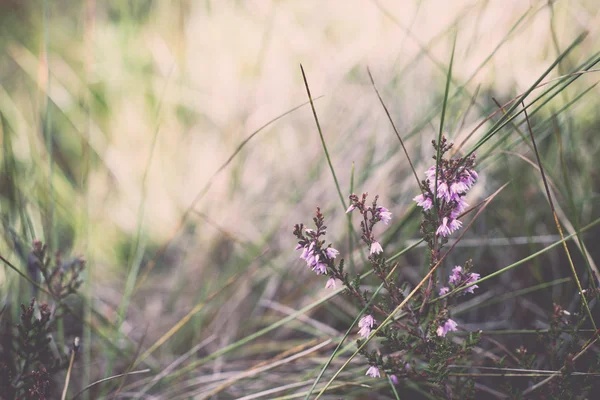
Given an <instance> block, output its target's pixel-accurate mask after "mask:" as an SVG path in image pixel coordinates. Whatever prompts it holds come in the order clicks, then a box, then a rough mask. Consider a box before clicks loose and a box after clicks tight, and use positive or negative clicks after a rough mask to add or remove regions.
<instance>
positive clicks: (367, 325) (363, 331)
mask: <svg viewBox="0 0 600 400" xmlns="http://www.w3.org/2000/svg"><path fill="white" fill-rule="evenodd" d="M376 322H377V321H375V318H373V316H372V315H365V316H364V317H362V318H361V319H360V321H358V327H359V328H360V330H359V331H358V334H359V335H360V336H362V337H363V338H365V339H367V338H368V337H369V335H370V334H371V329H373V326H374V325H375V323H376Z"/></svg>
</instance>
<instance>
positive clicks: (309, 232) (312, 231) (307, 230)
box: [304, 228, 315, 235]
mask: <svg viewBox="0 0 600 400" xmlns="http://www.w3.org/2000/svg"><path fill="white" fill-rule="evenodd" d="M304 232H306V233H308V234H309V235H310V234H312V233H315V231H314V230H312V229H308V228H306V229H305V230H304Z"/></svg>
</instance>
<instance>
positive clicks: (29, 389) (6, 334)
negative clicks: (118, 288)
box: [0, 240, 85, 399]
mask: <svg viewBox="0 0 600 400" xmlns="http://www.w3.org/2000/svg"><path fill="white" fill-rule="evenodd" d="M27 267H28V273H29V275H30V277H31V278H32V280H33V282H35V283H37V284H40V283H41V285H43V286H40V287H42V288H43V289H44V290H45V293H47V294H50V295H51V296H52V300H57V303H56V304H55V305H53V306H51V305H49V304H48V303H46V302H39V301H38V300H36V299H35V298H32V299H31V301H30V302H29V305H28V306H25V305H24V304H21V315H20V317H19V323H18V324H15V325H12V324H11V323H10V321H7V323H5V324H4V325H3V329H2V330H3V331H2V337H3V338H5V339H6V340H3V341H2V342H1V343H0V356H2V357H1V359H2V360H3V364H2V365H0V383H1V384H2V388H3V391H4V392H6V393H2V395H3V397H1V398H2V399H4V398H6V399H21V398H28V399H46V398H51V397H52V395H53V392H54V387H55V386H56V385H55V383H54V381H55V380H56V375H57V374H58V373H59V372H60V371H62V370H64V369H66V368H67V366H68V364H69V361H68V357H67V354H63V353H62V351H61V349H60V348H56V346H53V347H51V343H52V337H53V334H54V331H55V326H56V325H57V323H58V321H59V320H60V319H61V318H63V317H64V315H65V314H64V312H62V311H64V310H62V308H63V307H65V306H64V304H63V302H62V301H61V300H64V299H65V298H66V297H67V296H69V295H71V294H73V293H75V292H76V291H77V290H78V288H79V287H80V286H81V283H82V279H81V277H80V274H81V272H82V271H83V269H84V268H85V261H84V260H83V259H82V258H81V257H77V258H75V259H73V260H71V261H68V262H64V261H63V260H62V257H61V255H60V253H57V254H56V257H55V258H54V260H52V259H51V258H50V257H49V256H48V255H47V248H46V246H45V245H44V244H43V243H42V242H40V241H38V240H35V241H34V242H33V249H32V251H31V252H30V254H29V255H28V258H27ZM37 288H38V287H37V286H34V289H37ZM34 293H37V291H34ZM2 316H3V317H6V314H3V315H2ZM6 318H8V317H6ZM77 342H78V340H77ZM57 351H58V352H57Z"/></svg>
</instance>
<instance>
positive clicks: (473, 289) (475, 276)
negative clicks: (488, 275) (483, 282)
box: [465, 272, 481, 293]
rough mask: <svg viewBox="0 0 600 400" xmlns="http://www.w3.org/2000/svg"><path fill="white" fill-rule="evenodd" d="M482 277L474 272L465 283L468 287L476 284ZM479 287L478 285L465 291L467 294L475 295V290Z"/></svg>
mask: <svg viewBox="0 0 600 400" xmlns="http://www.w3.org/2000/svg"><path fill="white" fill-rule="evenodd" d="M480 276H481V275H479V274H478V273H475V272H472V273H470V274H469V278H468V279H467V281H466V282H465V283H466V284H467V285H468V284H469V283H473V282H476V281H477V280H479V277H480ZM478 287H479V286H478V285H473V286H469V287H468V288H466V289H465V292H467V293H473V292H474V291H475V289H477V288H478Z"/></svg>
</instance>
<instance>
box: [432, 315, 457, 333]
mask: <svg viewBox="0 0 600 400" xmlns="http://www.w3.org/2000/svg"><path fill="white" fill-rule="evenodd" d="M456 326H457V325H456V322H454V321H453V320H451V319H449V318H448V320H447V321H446V322H444V325H440V326H438V328H437V331H436V333H437V335H438V336H441V337H445V336H446V334H447V333H448V332H451V331H455V330H456Z"/></svg>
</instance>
